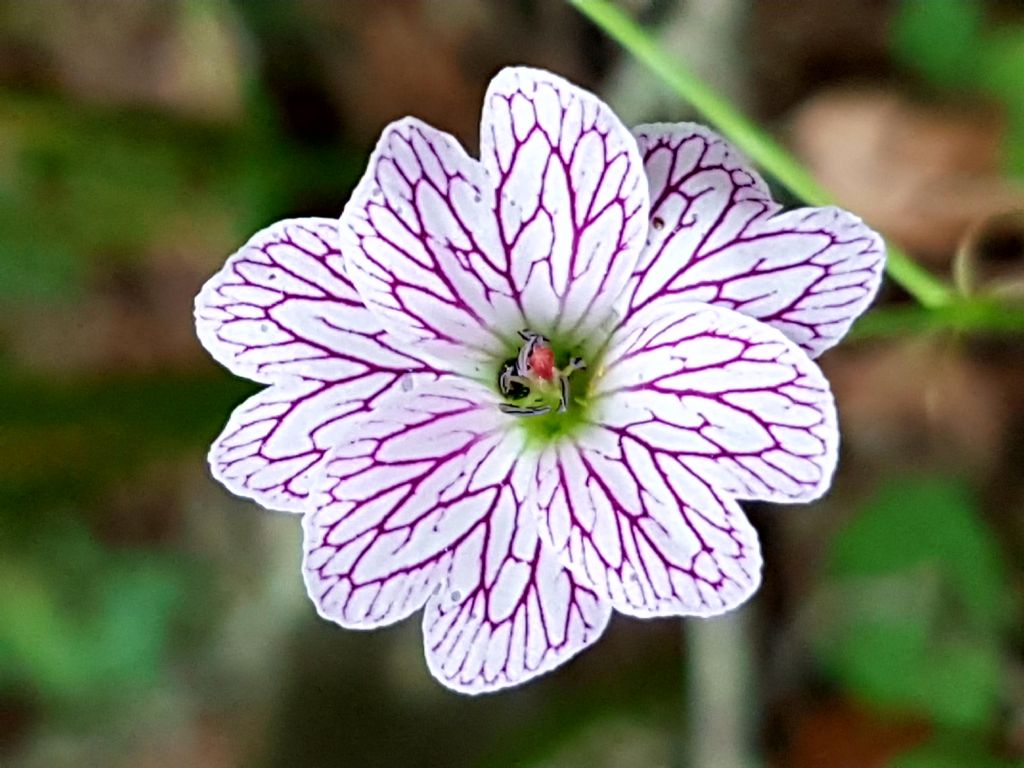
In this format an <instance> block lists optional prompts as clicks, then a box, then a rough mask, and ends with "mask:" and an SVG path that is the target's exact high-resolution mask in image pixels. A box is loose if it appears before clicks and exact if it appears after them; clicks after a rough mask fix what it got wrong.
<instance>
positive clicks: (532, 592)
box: [423, 499, 611, 693]
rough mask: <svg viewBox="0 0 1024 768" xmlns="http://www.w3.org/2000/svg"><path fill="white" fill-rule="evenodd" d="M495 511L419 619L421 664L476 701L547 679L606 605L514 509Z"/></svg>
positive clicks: (596, 627)
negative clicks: (424, 661)
mask: <svg viewBox="0 0 1024 768" xmlns="http://www.w3.org/2000/svg"><path fill="white" fill-rule="evenodd" d="M511 502H512V500H511V499H510V503H509V504H506V505H501V506H499V507H497V508H496V509H495V510H494V512H493V513H492V515H491V517H490V519H489V520H488V521H487V522H486V524H485V525H481V526H480V527H479V528H478V530H477V531H476V532H475V538H474V539H473V540H467V541H466V542H465V543H464V544H463V546H462V547H460V549H459V550H458V552H457V553H456V555H455V557H454V558H453V562H452V569H451V574H450V576H449V581H448V586H447V588H446V589H445V590H443V591H441V592H439V593H438V594H437V595H436V596H434V597H432V598H431V599H430V601H429V602H428V603H427V607H426V611H425V612H424V615H423V635H424V642H425V644H426V653H427V663H428V665H429V666H430V670H431V672H433V674H434V676H435V677H437V678H438V679H439V680H442V681H443V682H444V683H445V685H447V686H449V687H451V688H454V689H456V690H459V691H463V692H464V693H484V692H488V691H494V690H498V689H500V688H506V687H508V686H512V685H518V684H520V683H523V682H526V681H527V680H529V679H531V678H533V677H536V676H537V675H540V674H543V673H544V672H548V671H550V670H552V669H554V668H555V667H557V666H559V665H560V664H563V663H564V662H565V661H567V660H568V659H570V658H571V657H573V656H575V655H576V654H577V653H579V652H580V651H581V650H583V649H584V648H585V647H586V646H588V645H590V644H591V643H593V642H594V641H595V640H597V638H598V637H600V636H601V633H602V632H603V631H604V628H605V626H606V625H607V623H608V619H609V617H610V616H611V604H610V603H609V602H608V601H606V600H603V599H602V598H600V597H598V595H597V594H596V592H595V591H594V590H593V589H591V588H589V587H586V586H584V585H582V584H580V583H579V581H578V580H577V579H576V578H575V577H574V576H573V574H572V573H571V572H570V571H569V570H567V569H566V568H565V567H564V566H563V565H562V564H561V563H560V562H559V561H558V558H557V557H555V555H554V554H553V553H552V552H551V551H550V550H548V549H547V548H546V547H544V546H543V544H542V543H541V541H540V539H539V537H538V535H537V523H536V521H535V520H534V516H533V514H532V513H531V512H530V511H529V509H528V508H527V507H526V506H525V505H524V504H522V503H520V504H519V505H518V506H516V505H515V504H514V503H511Z"/></svg>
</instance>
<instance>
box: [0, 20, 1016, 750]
mask: <svg viewBox="0 0 1024 768" xmlns="http://www.w3.org/2000/svg"><path fill="white" fill-rule="evenodd" d="M622 5H623V6H624V7H625V8H626V9H627V10H628V11H629V12H630V13H632V14H634V15H635V16H637V17H638V18H640V19H641V20H642V21H643V22H644V23H645V24H646V25H648V27H649V28H650V29H651V30H652V31H653V34H654V35H655V36H656V37H657V38H658V39H659V40H660V41H661V43H662V44H663V45H665V46H666V47H668V48H669V49H670V50H672V51H673V52H674V53H675V54H676V55H677V56H679V57H680V59H681V60H684V61H686V62H687V63H688V64H689V65H690V66H692V67H693V68H695V69H696V70H697V71H698V72H700V73H701V74H702V75H703V76H704V77H705V78H707V79H708V80H709V81H711V82H712V83H713V84H714V85H715V87H716V88H717V89H718V90H719V91H720V92H721V93H723V94H724V95H726V96H728V97H729V98H730V99H732V100H734V101H735V102H736V103H737V104H739V105H741V106H742V108H743V109H744V110H746V111H747V112H748V114H750V115H752V116H753V117H755V118H756V119H757V120H758V121H759V122H760V123H761V124H763V125H764V126H765V127H766V128H768V129H769V130H770V131H771V132H772V133H774V134H775V135H776V136H778V137H779V138H780V139H781V140H782V141H784V142H785V143H786V144H787V145H789V146H790V147H791V148H792V149H793V150H794V151H795V152H796V153H797V155H798V156H799V157H800V158H801V159H802V160H803V161H804V162H805V163H806V164H807V165H808V167H810V168H811V169H812V170H813V171H814V173H815V174H816V175H817V176H818V178H819V179H820V181H821V182H822V183H823V184H824V185H825V186H826V187H827V188H829V189H830V190H831V191H832V192H833V193H834V194H835V195H836V196H837V197H838V198H839V200H840V201H841V202H842V203H843V204H844V205H846V206H847V207H849V208H851V209H852V210H854V211H855V212H857V213H859V214H860V215H862V216H863V217H865V218H866V219H868V220H869V221H870V222H872V223H874V224H875V225H876V226H877V227H879V228H880V229H882V230H883V231H885V232H886V233H887V234H888V235H889V236H891V237H892V238H893V240H894V241H895V242H898V243H900V244H901V245H903V246H904V247H905V248H907V249H908V250H909V251H910V252H911V253H912V254H913V255H914V257H915V258H916V259H918V260H919V261H920V262H921V263H923V264H925V265H927V266H928V267H929V268H931V269H933V270H935V271H937V272H940V273H950V272H951V271H953V264H954V261H957V260H959V261H958V263H959V264H960V266H961V269H960V272H961V273H963V274H967V275H969V277H970V279H969V281H968V282H970V283H971V285H972V286H973V287H974V289H975V290H982V291H992V292H999V293H1000V294H1001V295H1003V296H1006V297H1009V300H1011V301H1014V300H1020V299H1021V298H1022V297H1024V290H1022V285H1024V214H1021V213H1020V211H1021V210H1022V209H1024V185H1022V173H1024V7H1022V6H1021V4H1020V3H1019V2H1017V1H1016V0H1003V1H997V0H989V1H988V2H982V0H690V2H683V0H629V1H628V2H623V3H622ZM509 63H529V64H533V65H538V66H542V67H546V68H548V69H551V70H553V71H555V72H558V73H560V74H562V75H565V76H567V77H570V78H572V79H574V80H576V81H578V82H580V83H581V84H584V85H586V86H588V87H591V88H593V89H595V90H596V91H597V92H599V93H600V94H601V95H602V96H603V97H605V98H606V100H608V101H609V102H610V103H611V104H612V105H613V107H615V108H616V109H617V110H618V111H619V113H620V115H622V116H623V119H624V120H625V121H626V122H627V124H628V123H634V122H640V121H642V120H652V119H657V120H677V119H687V118H692V117H694V116H693V115H692V114H691V113H690V112H688V110H687V108H686V106H685V105H684V104H682V103H680V102H679V100H678V99H676V98H674V97H673V96H671V95H670V94H668V93H667V92H666V91H665V90H664V89H663V88H662V87H661V86H659V84H658V83H657V82H656V81H655V80H654V79H653V77H652V76H651V75H650V74H649V73H647V72H646V71H644V70H642V69H641V68H640V67H639V66H638V65H636V64H635V63H634V62H633V61H631V60H630V59H629V58H628V57H626V56H624V55H622V54H621V52H620V51H619V50H618V49H617V48H616V47H615V46H614V44H612V43H611V42H610V41H609V40H607V39H606V38H605V37H603V35H602V34H601V33H600V32H599V31H598V30H596V29H595V28H593V27H592V26H590V25H589V24H588V23H587V22H586V21H585V20H584V19H583V18H582V17H581V16H579V14H578V13H577V12H576V11H574V10H573V9H572V8H571V7H570V6H569V5H568V4H565V3H562V2H560V1H559V0H379V1H376V2H371V1H370V0H365V2H359V1H347V2H340V1H339V2H330V1H329V0H280V1H279V2H273V1H272V0H234V1H233V2H232V1H231V0H2V1H0V764H2V765H4V766H15V767H16V768H37V767H38V768H62V767H63V766H114V767H116V768H121V767H124V768H134V767H135V766H142V767H144V768H161V767H163V766H167V767H168V768H170V767H171V766H174V767H175V768H178V767H180V766H195V768H229V767H231V766H266V767H268V768H271V767H274V768H277V767H281V768H285V767H289V766H303V767H306V766H309V767H310V768H315V767H318V766H402V768H409V767H412V766H442V767H445V768H462V767H463V766H465V767H467V768H469V767H474V768H475V767H481V766H499V767H500V766H526V767H529V768H572V767H574V766H585V767H586V768H618V767H620V766H621V767H624V768H630V767H632V766H637V767H643V768H647V767H648V766H652V767H656V766H695V768H740V766H774V767H777V768H818V767H819V766H820V767H822V768H826V767H827V768H846V767H849V768H874V767H875V766H877V767H879V768H882V767H883V766H885V767H888V766H895V767H897V768H900V767H901V768H961V767H965V768H1006V767H1012V766H1020V765H1024V762H1022V759H1024V653H1022V652H1024V632H1022V626H1024V624H1022V607H1024V589H1022V587H1024V568H1022V563H1024V514H1022V513H1024V473H1022V471H1021V467H1022V462H1024V429H1022V427H1024V356H1022V351H1024V339H1021V338H1020V337H1014V336H1012V335H1007V334H1001V335H998V336H993V335H986V334H981V333H976V334H973V335H970V336H965V335H955V334H952V333H950V332H948V331H941V330H929V329H928V328H926V327H922V328H917V329H915V330H913V331H912V332H911V331H898V332H894V331H893V330H892V329H888V330H887V328H886V326H885V325H884V324H875V325H873V326H870V328H869V327H868V325H867V324H865V326H864V327H863V329H862V330H861V331H860V333H857V332H855V334H854V336H853V337H852V338H851V339H850V340H849V341H848V342H847V343H845V344H843V345H842V346H841V347H839V348H837V349H835V350H833V351H831V352H829V353H828V354H827V355H825V356H824V358H823V359H822V361H821V362H822V365H823V367H824V369H825V371H826V373H827V374H828V375H829V377H830V378H831V380H832V382H833V384H834V388H835V391H836V395H837V399H838V403H839V408H840V413H841V418H842V428H843V436H844V446H843V454H842V459H841V464H840V470H839V474H838V476H837V478H836V483H835V487H834V490H833V492H832V493H831V494H830V496H829V497H828V498H827V499H825V500H824V501H822V502H820V503H816V504H814V505H811V506H809V507H789V508H773V507H770V506H757V505H751V506H750V508H749V513H750V515H751V518H752V520H753V521H754V524H755V525H756V527H757V528H758V530H759V531H760V533H761V536H762V539H763V542H764V547H765V559H766V563H767V568H766V572H765V583H764V587H763V589H762V590H761V591H760V592H759V593H758V594H757V595H756V596H755V598H754V599H753V600H752V601H751V602H750V603H749V604H748V606H746V607H745V608H744V609H743V610H742V611H740V612H738V613H736V614H734V615H732V616H731V617H728V618H725V619H721V620H716V621H710V622H704V621H690V622H685V623H684V622H678V621H668V620H666V621H651V622H640V621H635V620H629V619H624V618H622V617H616V618H615V619H614V620H613V622H612V625H611V627H610V629H609V631H608V632H607V635H606V637H605V638H604V639H603V640H602V641H601V642H599V643H598V644H597V645H596V646H595V647H594V648H593V649H592V650H590V651H588V652H587V653H585V654H583V655H582V656H581V657H579V658H578V659H577V660H575V661H574V662H572V663H571V664H569V665H567V666H566V667H564V668H562V669H560V670H559V671H557V672H556V673H554V674H551V675H548V676H547V677H545V678H543V679H541V680H539V681H537V682H535V683H532V684H530V685H528V686H526V687H525V688H522V689H517V690H513V691H510V692H506V693H501V694H498V695H493V696H488V697H484V698H477V699H469V698H463V697H459V696H457V695H455V694H452V693H450V692H448V691H446V690H445V689H443V688H441V687H440V686H439V685H437V684H435V683H434V682H433V681H432V680H431V679H430V678H429V675H428V673H427V671H426V668H425V665H424V663H423V661H422V654H421V647H420V633H419V628H418V625H417V622H416V621H415V620H411V621H408V622H406V623H404V624H402V625H399V626H396V627H393V628H390V629H386V630H380V631H377V632H374V633H357V632H347V631H343V630H340V629H336V628H333V627H332V626H330V625H328V624H326V623H325V622H322V621H321V620H319V619H318V618H317V617H316V614H315V611H314V610H313V608H312V606H311V605H310V604H309V603H308V602H307V600H306V598H305V596H304V594H303V591H302V584H301V578H300V573H299V561H300V540H299V538H300V532H299V520H298V518H295V517H291V516H288V515H285V514H274V513H268V512H266V511H263V510H261V509H259V508H257V507H255V506H254V505H252V504H251V503H247V502H245V501H242V500H239V499H235V498H232V497H231V496H229V495H228V494H227V493H226V492H225V491H224V490H223V489H221V488H220V487H219V486H218V485H216V484H215V483H214V482H213V481H212V480H211V479H210V478H209V476H208V474H207V471H206V466H205V460H204V455H205V451H206V448H207V446H208V445H209V443H210V441H211V440H212V439H213V437H214V436H215V435H216V434H217V433H218V431H219V429H220V428H221V426H222V425H223V423H224V422H225V420H226V419H227V416H228V414H229V412H230V410H231V408H232V407H233V405H234V404H236V403H238V402H239V401H241V400H242V399H243V398H244V397H246V396H247V395H248V394H249V393H250V392H252V391H253V389H254V387H253V385H251V384H249V383H247V382H244V381H240V380H237V379H235V378H233V377H231V376H230V375H229V374H227V373H226V372H225V371H224V370H221V369H219V368H218V367H217V366H216V365H215V364H214V363H212V361H211V360H209V359H208V357H207V356H206V354H204V352H203V351H202V349H201V348H200V347H199V345H198V343H197V342H196V340H195V338H194V335H193V330H192V320H191V307H192V297H193V296H194V294H195V293H196V291H197V290H198V288H199V286H200V285H201V284H202V282H203V281H204V280H205V279H206V277H208V276H209V275H210V274H212V273H213V272H214V271H215V270H216V269H217V268H218V267H219V266H220V265H221V263H222V262H223V260H224V259H225V257H226V256H227V255H228V254H229V253H230V252H232V251H233V250H234V249H235V248H237V247H238V246H239V245H240V244H241V243H242V242H244V240H245V239H246V238H247V237H248V236H249V235H250V234H251V233H253V232H254V231H256V230H257V229H258V228H260V227H262V226H264V225H266V224H269V223H271V222H273V221H275V220H277V219H279V218H283V217H286V216H294V215H307V214H312V215H325V216H332V215H335V214H337V213H338V212H339V211H340V209H341V206H342V205H343V203H344V201H345V200H346V198H347V195H348V193H349V191H350V190H351V188H352V186H353V185H354V183H355V181H356V180H357V177H358V174H359V173H360V172H361V171H362V169H363V167H364V163H365V159H366V157H367V155H368V151H369V148H370V147H371V145H372V143H373V142H374V140H375V138H376V136H377V134H378V133H379V131H380V130H381V128H382V126H383V125H384V124H385V123H386V122H388V121H389V120H392V119H395V118H397V117H400V116H403V115H406V114H414V115H417V116H419V117H421V118H423V119H424V120H426V121H428V122H430V123H432V124H434V125H436V126H439V127H441V128H444V129H446V130H449V131H451V132H453V133H454V134H456V135H457V136H459V137H460V138H461V139H462V140H463V141H464V142H465V143H466V145H467V146H468V147H470V148H474V147H475V146H476V141H477V120H478V114H479V108H480V104H481V98H482V95H483V91H484V88H485V86H486V83H487V81H488V79H489V77H490V76H491V75H492V74H493V73H494V72H495V71H496V70H497V69H498V68H500V67H501V66H503V65H505V64H509ZM780 195H782V196H783V199H786V200H787V201H788V202H790V203H793V204H795V203H796V202H797V201H795V200H792V198H786V197H785V192H784V191H781V190H780ZM878 304H879V306H881V307H883V308H885V307H888V308H892V307H900V306H902V305H906V304H907V298H906V296H904V295H903V294H902V293H901V292H900V290H898V289H897V288H895V287H894V286H892V285H887V286H886V287H885V288H884V289H883V291H882V294H881V296H880V298H879V302H878Z"/></svg>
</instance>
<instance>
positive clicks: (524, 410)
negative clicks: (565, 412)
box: [498, 403, 551, 416]
mask: <svg viewBox="0 0 1024 768" xmlns="http://www.w3.org/2000/svg"><path fill="white" fill-rule="evenodd" d="M498 410H499V411H501V412H502V413H511V414H514V415H516V416H543V415H544V414H545V413H551V406H550V405H512V403H498Z"/></svg>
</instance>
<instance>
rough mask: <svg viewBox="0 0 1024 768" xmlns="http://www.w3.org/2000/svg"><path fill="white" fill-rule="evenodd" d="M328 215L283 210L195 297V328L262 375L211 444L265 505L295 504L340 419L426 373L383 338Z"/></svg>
mask: <svg viewBox="0 0 1024 768" xmlns="http://www.w3.org/2000/svg"><path fill="white" fill-rule="evenodd" d="M337 230H338V224H337V222H335V221H333V220H329V219H312V218H311V219H291V220H286V221H281V222H278V223H277V224H274V225H273V226H271V227H268V228H267V229H265V230H263V231H262V232H259V233H258V234H256V235H255V236H253V237H252V238H251V239H250V240H249V242H248V243H246V245H245V246H243V247H242V248H241V249H240V250H239V251H238V252H237V253H236V254H235V255H233V256H232V257H231V258H230V259H229V260H228V262H227V264H226V265H225V266H224V268H223V269H222V270H221V271H220V272H218V273H217V274H216V275H214V276H213V277H212V278H211V279H210V280H209V281H208V282H207V283H206V285H205V286H204V287H203V290H202V292H201V293H200V294H199V296H198V297H197V298H196V309H195V313H196V327H197V330H198V334H199V338H200V340H201V341H202V342H203V345H204V346H205V347H206V348H207V349H208V350H209V351H210V353H211V354H212V355H213V356H214V357H215V358H216V359H217V360H218V361H219V362H220V363H222V364H223V365H225V366H226V367H227V368H229V369H230V370H231V371H233V372H234V373H236V374H239V375H241V376H246V377H248V378H251V379H254V380H256V381H260V382H265V383H271V384H273V386H271V387H270V388H269V389H267V390H265V391H263V392H260V393H258V394H256V395H254V396H253V397H252V398H250V399H249V400H248V401H246V402H245V403H243V404H242V405H240V406H239V407H238V409H237V410H236V411H235V412H234V413H233V414H232V416H231V419H230V420H229V422H228V425H227V426H226V427H225V429H224V431H223V432H222V434H221V435H220V437H219V438H218V439H217V440H216V441H215V442H214V444H213V446H212V448H211V450H210V457H209V458H210V466H211V468H212V471H213V474H214V476H215V477H217V479H219V480H220V481H221V482H222V483H224V485H225V486H227V488H228V489H229V490H231V491H232V492H234V493H237V494H239V495H242V496H247V497H249V498H252V499H255V500H256V501H258V502H259V503H260V504H262V505H264V506H266V507H269V508H271V509H280V510H288V511H296V510H300V509H302V508H303V506H304V504H305V502H306V499H307V496H308V493H309V482H310V478H311V476H312V475H313V474H315V472H316V471H317V469H318V466H319V462H320V461H321V459H322V457H323V455H324V452H325V451H326V449H327V448H328V447H329V446H331V445H332V444H334V443H335V442H337V441H338V440H339V439H340V438H341V437H343V436H344V435H345V430H346V421H347V420H350V419H351V418H353V417H354V416H355V415H357V414H359V413H360V412H364V411H366V410H367V409H368V408H370V407H372V405H373V403H374V402H375V401H376V399H377V398H379V397H380V396H381V395H383V394H384V393H386V392H388V391H390V390H392V389H397V390H402V389H403V388H409V387H412V386H415V385H417V384H419V383H420V382H424V381H430V380H432V379H434V378H435V375H434V373H433V371H432V370H431V369H430V367H429V366H428V365H427V364H425V363H424V362H423V361H422V360H421V359H420V358H419V356H418V354H417V350H416V349H415V348H414V347H413V345H409V344H404V345H403V344H400V343H399V342H398V341H397V340H395V339H394V338H392V337H389V336H388V335H387V334H386V333H385V332H384V330H383V328H382V327H381V326H380V324H379V322H378V321H377V319H376V318H375V317H374V315H373V313H371V312H370V311H369V310H368V309H366V307H365V305H364V304H363V302H362V299H361V298H360V296H359V294H358V293H357V292H356V290H355V288H353V286H352V284H351V283H350V282H349V280H348V278H347V277H346V275H345V269H344V261H343V259H342V254H341V251H340V248H339V243H338V236H337Z"/></svg>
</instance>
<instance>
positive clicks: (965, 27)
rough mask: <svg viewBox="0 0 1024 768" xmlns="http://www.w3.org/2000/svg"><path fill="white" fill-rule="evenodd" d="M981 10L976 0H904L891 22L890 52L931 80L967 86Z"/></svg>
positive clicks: (973, 67)
mask: <svg viewBox="0 0 1024 768" xmlns="http://www.w3.org/2000/svg"><path fill="white" fill-rule="evenodd" d="M982 11H983V9H982V7H981V4H980V3H978V2H977V0H903V2H902V3H901V4H900V5H899V7H898V9H897V12H896V16H895V18H894V19H893V22H892V45H893V53H894V55H895V56H896V58H897V60H899V61H901V62H903V63H904V64H906V65H908V66H910V67H913V68H914V69H916V70H918V71H919V72H920V73H921V74H922V75H924V76H925V77H927V78H929V79H931V80H934V81H936V82H939V83H945V84H948V85H957V86H970V85H971V83H972V81H973V79H974V77H975V76H976V70H977V58H976V53H975V46H976V45H977V44H978V40H979V37H980V35H981V31H982V21H983V13H982Z"/></svg>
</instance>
